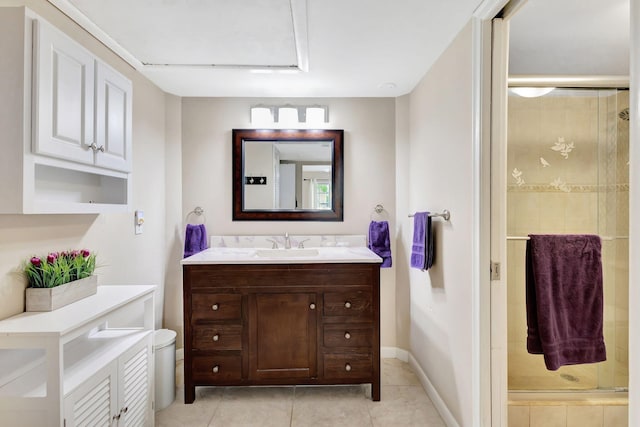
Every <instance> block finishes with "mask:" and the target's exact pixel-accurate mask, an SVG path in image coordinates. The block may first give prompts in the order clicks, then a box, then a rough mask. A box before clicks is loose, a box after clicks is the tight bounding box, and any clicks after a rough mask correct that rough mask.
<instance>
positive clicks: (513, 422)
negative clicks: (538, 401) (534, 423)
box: [508, 405, 529, 427]
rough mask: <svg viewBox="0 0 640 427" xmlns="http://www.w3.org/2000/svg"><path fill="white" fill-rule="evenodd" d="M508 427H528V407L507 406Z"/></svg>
mask: <svg viewBox="0 0 640 427" xmlns="http://www.w3.org/2000/svg"><path fill="white" fill-rule="evenodd" d="M508 415H509V427H529V406H517V405H509V413H508Z"/></svg>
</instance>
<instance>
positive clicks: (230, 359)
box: [191, 354, 242, 384]
mask: <svg viewBox="0 0 640 427" xmlns="http://www.w3.org/2000/svg"><path fill="white" fill-rule="evenodd" d="M191 372H192V376H193V381H194V382H196V383H199V384H215V383H216V382H221V383H223V382H228V381H234V380H241V379H242V356H240V354H221V355H215V356H195V357H194V358H193V360H192V362H191Z"/></svg>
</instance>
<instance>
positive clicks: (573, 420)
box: [567, 405, 605, 427]
mask: <svg viewBox="0 0 640 427" xmlns="http://www.w3.org/2000/svg"><path fill="white" fill-rule="evenodd" d="M567 427H605V426H604V408H603V407H602V406H584V405H581V406H567Z"/></svg>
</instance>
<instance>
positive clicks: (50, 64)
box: [33, 21, 94, 164]
mask: <svg viewBox="0 0 640 427" xmlns="http://www.w3.org/2000/svg"><path fill="white" fill-rule="evenodd" d="M34 32H35V35H34V49H35V51H34V74H33V88H34V122H35V123H34V133H33V150H34V151H35V152H36V153H38V154H44V155H47V156H52V157H58V158H62V159H67V160H72V161H75V162H81V163H89V164H91V163H93V157H94V153H93V150H92V149H91V148H90V147H89V146H90V145H91V144H93V143H94V140H93V131H94V128H93V118H94V109H93V108H94V104H93V100H94V98H93V96H94V57H93V56H92V55H91V54H90V53H89V52H88V51H86V50H85V49H84V48H82V47H81V46H80V45H78V44H77V43H76V42H74V41H73V40H72V39H70V38H69V37H67V36H66V35H65V34H63V33H62V32H60V31H58V30H57V29H55V28H53V27H52V26H50V25H49V24H47V23H46V22H43V21H34Z"/></svg>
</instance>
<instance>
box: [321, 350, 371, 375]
mask: <svg viewBox="0 0 640 427" xmlns="http://www.w3.org/2000/svg"><path fill="white" fill-rule="evenodd" d="M372 376H373V358H372V356H371V354H325V355H324V377H325V378H337V379H349V378H370V377H372Z"/></svg>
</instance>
